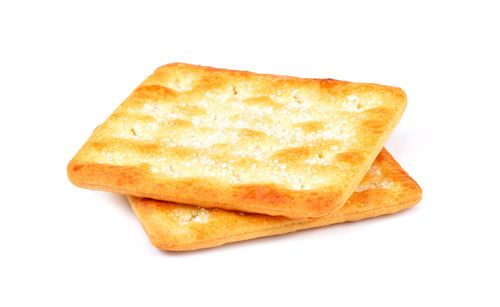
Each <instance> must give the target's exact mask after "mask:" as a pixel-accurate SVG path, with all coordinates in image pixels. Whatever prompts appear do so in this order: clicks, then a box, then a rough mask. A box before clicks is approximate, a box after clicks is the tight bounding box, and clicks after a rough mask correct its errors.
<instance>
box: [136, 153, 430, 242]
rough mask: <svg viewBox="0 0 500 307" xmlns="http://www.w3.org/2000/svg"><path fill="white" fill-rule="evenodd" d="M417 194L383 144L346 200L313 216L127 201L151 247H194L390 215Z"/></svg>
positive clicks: (410, 203)
mask: <svg viewBox="0 0 500 307" xmlns="http://www.w3.org/2000/svg"><path fill="white" fill-rule="evenodd" d="M421 198H422V190H421V189H420V187H419V186H418V185H417V183H416V182H415V181H413V179H411V177H409V176H408V174H407V173H406V172H405V171H404V170H403V169H402V168H401V167H400V166H399V164H398V163H397V162H396V161H395V160H394V159H393V158H392V157H391V155H390V154H389V153H388V152H387V151H385V149H384V150H382V152H381V153H380V155H379V156H378V157H377V159H376V160H375V162H374V163H373V165H372V166H371V168H370V169H369V171H368V172H367V173H366V175H365V177H364V178H363V180H362V181H361V184H360V185H359V186H358V187H357V188H356V191H355V192H354V193H353V194H352V196H351V197H350V198H349V199H348V200H347V203H346V204H345V205H344V206H343V207H342V208H340V210H339V211H337V212H335V213H334V214H332V215H330V216H327V217H323V218H320V219H316V220H309V219H289V218H286V217H281V216H269V215H263V214H246V213H240V212H235V211H225V210H222V209H217V208H209V209H205V208H201V207H197V206H190V205H181V204H175V203H170V202H163V201H158V200H153V199H147V198H137V197H133V196H129V201H130V203H131V205H132V208H133V209H134V211H135V213H136V215H137V218H138V219H139V221H140V223H141V224H142V226H143V228H144V229H145V230H146V233H147V234H148V237H149V239H150V241H151V243H152V244H153V245H154V246H156V247H158V248H160V249H164V250H193V249H200V248H207V247H214V246H218V245H222V244H225V243H229V242H235V241H242V240H248V239H252V238H257V237H264V236H271V235H278V234H283V233H287V232H292V231H296V230H301V229H307V228H314V227H320V226H325V225H330V224H335V223H341V222H345V221H355V220H360V219H364V218H369V217H374V216H379V215H383V214H390V213H394V212H397V211H400V210H403V209H406V208H408V207H411V206H413V205H414V204H416V203H417V202H418V201H420V199H421Z"/></svg>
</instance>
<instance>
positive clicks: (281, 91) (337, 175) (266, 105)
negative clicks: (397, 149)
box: [68, 63, 406, 218]
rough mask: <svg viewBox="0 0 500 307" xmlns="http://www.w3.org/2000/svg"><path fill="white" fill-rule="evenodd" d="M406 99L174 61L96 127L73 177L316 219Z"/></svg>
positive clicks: (381, 90)
mask: <svg viewBox="0 0 500 307" xmlns="http://www.w3.org/2000/svg"><path fill="white" fill-rule="evenodd" d="M405 106H406V96H405V94H404V92H403V91H402V90H401V89H399V88H394V87H389V86H381V85H375V84H363V83H351V82H343V81H337V80H331V79H301V78H294V77H286V76H275V75H263V74H255V73H250V72H244V71H232V70H224V69H216V68H211V67H203V66H195V65H189V64H179V63H174V64H169V65H165V66H162V67H160V68H158V69H157V70H156V71H155V72H154V73H153V75H151V76H150V77H148V78H147V79H146V80H145V81H144V82H143V83H142V84H141V85H140V86H139V87H137V88H136V89H135V90H134V91H133V92H132V94H131V95H130V96H129V97H128V98H127V99H126V100H125V101H124V102H123V103H122V104H121V105H120V106H119V107H118V108H117V109H116V110H115V112H113V114H112V115H111V116H110V117H109V118H108V119H107V120H106V121H105V122H104V123H103V124H102V125H101V126H99V127H98V128H97V129H96V130H95V131H94V133H93V134H92V135H91V137H90V138H89V140H88V141H87V142H86V143H85V144H84V146H83V147H82V148H81V149H80V151H79V152H78V153H77V154H76V156H75V157H74V158H73V160H72V161H71V162H70V163H69V165H68V176H69V178H70V180H71V181H72V182H73V183H74V184H75V185H77V186H80V187H85V188H90V189H97V190H105V191H111V192H116V193H122V194H129V195H133V196H138V197H150V198H154V199H160V200H168V201H174V202H178V203H186V204H193V205H199V206H202V207H218V208H223V209H228V210H239V211H246V212H256V213H264V214H269V215H283V216H287V217H291V218H305V217H310V218H313V217H321V216H325V215H327V214H330V213H332V212H333V211H335V210H337V209H338V208H339V207H340V206H341V205H342V204H344V202H345V201H346V199H347V198H348V197H349V195H351V194H352V192H353V191H354V188H355V187H356V186H357V184H358V183H359V181H360V180H361V178H362V176H363V175H364V174H365V173H366V171H367V170H368V168H369V166H370V165H371V163H372V162H373V160H374V159H375V157H376V156H377V154H378V153H379V151H380V150H381V148H382V146H383V144H384V143H385V141H386V140H387V139H388V137H389V135H390V133H391V132H392V130H393V129H394V127H395V126H396V124H397V122H398V121H399V119H400V117H401V114H402V113H403V110H404V108H405Z"/></svg>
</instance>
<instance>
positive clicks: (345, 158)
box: [335, 151, 365, 164]
mask: <svg viewBox="0 0 500 307" xmlns="http://www.w3.org/2000/svg"><path fill="white" fill-rule="evenodd" d="M335 159H336V160H337V161H341V162H346V163H350V164H359V163H363V161H364V160H365V156H364V155H363V154H362V153H360V152H357V151H347V152H343V153H339V154H337V155H335Z"/></svg>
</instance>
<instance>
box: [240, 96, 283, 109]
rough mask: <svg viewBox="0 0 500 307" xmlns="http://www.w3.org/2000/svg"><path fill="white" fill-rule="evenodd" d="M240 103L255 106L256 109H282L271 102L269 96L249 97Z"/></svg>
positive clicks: (277, 104) (274, 102) (279, 105)
mask: <svg viewBox="0 0 500 307" xmlns="http://www.w3.org/2000/svg"><path fill="white" fill-rule="evenodd" d="M241 102H243V103H244V104H247V105H250V106H257V107H270V108H275V109H279V108H281V107H282V105H281V104H279V103H277V102H276V101H274V100H272V99H271V97H269V96H258V97H250V98H246V99H243V100H242V101H241Z"/></svg>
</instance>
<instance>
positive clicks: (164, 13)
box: [0, 1, 500, 306]
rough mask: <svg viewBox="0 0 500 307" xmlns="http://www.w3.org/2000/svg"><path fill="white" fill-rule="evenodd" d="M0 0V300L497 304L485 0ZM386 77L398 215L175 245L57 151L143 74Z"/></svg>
mask: <svg viewBox="0 0 500 307" xmlns="http://www.w3.org/2000/svg"><path fill="white" fill-rule="evenodd" d="M9 2H10V3H8V2H7V1H5V2H4V1H2V4H0V31H1V36H0V44H1V47H0V55H1V56H0V64H1V65H0V87H1V89H0V103H1V108H0V112H1V120H0V125H1V138H2V140H1V143H0V144H1V145H0V146H1V147H2V149H1V151H0V155H1V160H0V161H1V163H2V165H1V169H0V174H1V185H0V186H1V187H2V203H1V213H0V236H1V241H0V249H1V252H0V283H1V285H0V305H2V306H93V305H108V306H109V305H111V306H113V305H121V306H126V305H135V306H148V305H152V304H155V305H171V306H178V305H198V306H207V305H208V306H211V305H231V306H237V305H251V306H259V305H276V306H282V305H295V304H297V305H305V306H312V305H336V306H349V305H352V306H355V305H364V306H378V305H381V306H382V305H383V306H426V305H434V306H436V305H448V306H449V305H452V304H454V305H457V304H458V305H462V304H463V305H468V306H499V304H500V298H499V293H498V291H499V289H500V279H499V274H500V265H499V261H500V252H499V234H500V226H499V225H500V223H499V219H500V200H499V197H498V190H499V179H498V174H499V172H500V168H499V155H500V152H499V149H498V143H499V137H498V133H499V132H500V124H499V121H500V119H499V111H500V109H499V104H500V98H499V95H498V92H499V87H500V85H499V84H500V82H499V81H500V77H499V76H500V74H499V71H500V65H499V56H500V48H499V41H500V40H499V36H500V35H499V33H500V31H499V29H500V22H499V20H500V17H499V12H500V10H499V9H498V7H497V6H496V5H495V2H496V1H491V2H486V1H470V2H464V1H413V2H408V3H404V2H400V1H393V2H391V1H372V2H366V3H362V2H359V1H341V2H339V3H333V2H327V1H325V2H314V1H302V2H300V3H292V2H280V3H278V2H276V3H275V2H272V1H267V2H263V3H260V2H258V1H253V2H251V1H249V2H246V3H242V2H241V3H240V2H236V1H234V2H217V1H206V2H199V3H195V2H191V3H189V2H187V1H176V2H169V1H158V2H147V1H140V2H139V1H138V2H137V3H125V2H117V3H109V2H105V1H102V2H101V1H87V2H84V1H82V2H81V3H80V4H76V3H70V2H69V1H61V2H54V1H32V2H23V1H9ZM177 61H179V62H188V63H192V64H203V65H210V66H216V67H224V68H233V69H243V70H251V71H255V72H260V73H273V74H286V75H293V76H300V77H324V78H335V79H341V80H349V81H360V82H374V83H381V84H388V85H395V86H399V87H401V88H403V89H404V90H405V91H406V93H407V95H408V107H407V109H406V112H405V114H404V116H403V118H402V120H401V123H400V125H399V126H398V127H397V128H396V130H395V132H394V134H393V136H392V137H391V139H390V141H389V142H388V144H387V148H388V149H389V151H390V152H392V154H393V155H394V156H395V157H396V159H397V160H398V161H399V162H400V163H401V164H402V166H403V167H404V168H405V169H406V170H407V171H408V172H409V173H410V175H411V176H412V177H413V178H414V179H415V180H416V181H417V182H418V183H419V184H420V185H421V186H422V188H423V191H424V199H423V201H422V202H421V203H420V204H419V205H417V206H416V207H414V208H412V209H409V210H407V211H405V212H401V213H399V214H396V215H393V216H387V217H381V218H375V219H371V220H366V221H361V222H356V223H347V224H342V225H336V226H331V227H326V228H322V229H315V230H308V231H302V232H298V233H295V234H290V235H283V236H279V237H272V238H264V239H257V240H253V241H248V242H243V243H236V244H230V245H227V246H224V247H220V248H214V249H209V250H203V251H198V252H189V253H168V252H161V251H159V250H157V249H155V248H154V247H153V246H151V245H150V243H149V242H148V239H147V237H146V235H145V233H144V231H143V230H142V228H141V226H140V225H139V223H138V222H137V220H136V219H135V217H134V214H133V212H132V210H131V209H130V207H129V206H128V204H127V202H126V200H125V198H124V197H123V196H118V195H113V194H109V193H104V192H95V191H88V190H83V189H80V188H76V187H74V186H72V185H71V184H70V183H69V181H68V180H67V178H66V164H67V163H68V162H69V160H70V159H71V158H72V156H73V155H74V154H75V153H76V151H77V150H78V149H79V147H80V146H81V145H82V144H83V143H84V141H85V140H86V139H87V137H88V136H89V135H90V133H91V132H92V130H93V129H94V128H95V127H96V126H97V125H98V124H100V123H101V122H102V121H104V119H105V118H106V117H107V116H108V115H109V114H110V113H111V112H112V111H113V110H114V109H115V108H116V107H117V106H118V105H119V104H120V103H121V101H122V100H123V99H124V98H125V97H126V96H128V94H129V93H130V92H131V91H132V89H133V88H134V87H135V86H136V85H137V84H138V83H139V82H141V81H142V80H143V79H144V78H145V77H147V76H148V75H149V74H150V73H151V72H152V71H153V70H154V69H155V68H156V67H158V66H160V65H162V64H166V63H169V62H177Z"/></svg>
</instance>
